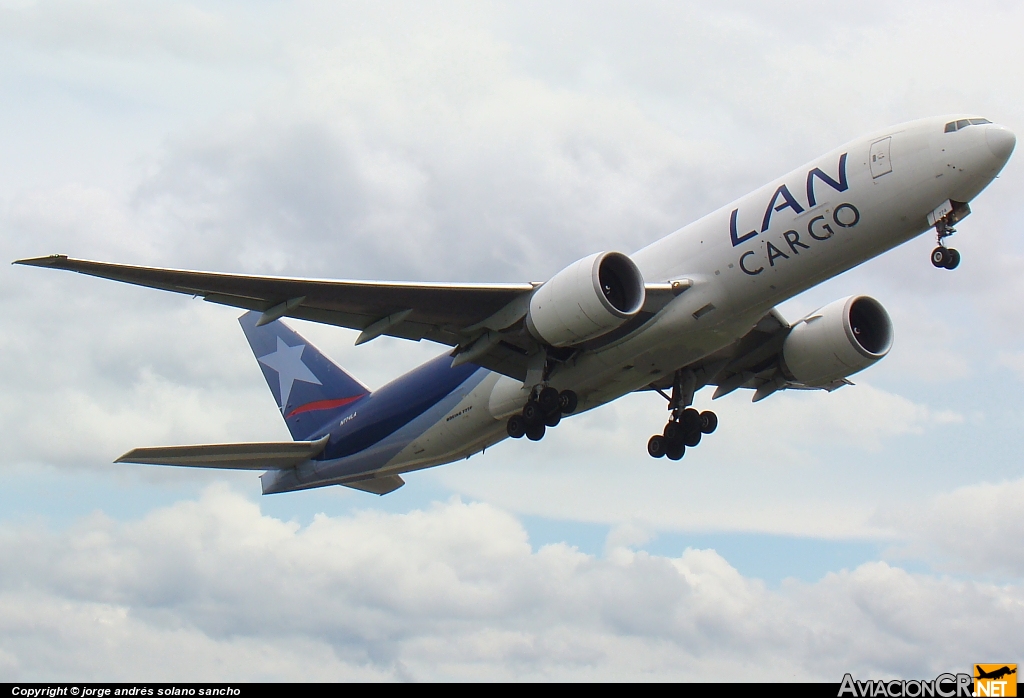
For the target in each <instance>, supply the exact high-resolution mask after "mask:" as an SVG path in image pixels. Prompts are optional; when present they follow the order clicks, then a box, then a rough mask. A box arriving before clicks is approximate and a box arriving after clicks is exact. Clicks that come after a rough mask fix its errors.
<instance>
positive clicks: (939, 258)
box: [932, 247, 949, 269]
mask: <svg viewBox="0 0 1024 698" xmlns="http://www.w3.org/2000/svg"><path fill="white" fill-rule="evenodd" d="M948 263H949V250H947V249H946V248H945V247H936V248H935V249H934V250H932V266H934V267H936V268H938V269H943V268H945V266H946V265H947V264H948Z"/></svg>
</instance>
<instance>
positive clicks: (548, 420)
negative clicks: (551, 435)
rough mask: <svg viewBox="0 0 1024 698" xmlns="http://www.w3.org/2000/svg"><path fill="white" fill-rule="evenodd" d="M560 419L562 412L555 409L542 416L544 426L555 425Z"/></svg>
mask: <svg viewBox="0 0 1024 698" xmlns="http://www.w3.org/2000/svg"><path fill="white" fill-rule="evenodd" d="M561 421H562V413H561V412H559V411H558V410H555V411H554V412H552V413H551V414H549V415H548V416H547V417H545V418H544V426H546V427H557V426H558V423H559V422H561Z"/></svg>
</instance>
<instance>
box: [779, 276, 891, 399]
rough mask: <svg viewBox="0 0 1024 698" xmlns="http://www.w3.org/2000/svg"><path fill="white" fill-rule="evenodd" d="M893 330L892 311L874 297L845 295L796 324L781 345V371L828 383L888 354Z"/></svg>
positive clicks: (802, 379)
mask: <svg viewBox="0 0 1024 698" xmlns="http://www.w3.org/2000/svg"><path fill="white" fill-rule="evenodd" d="M892 334H893V331H892V320H890V319H889V313H887V312H885V308H883V307H882V304H881V303H879V302H878V301H876V300H875V299H874V298H869V297H867V296H850V297H849V298H841V299H840V300H837V301H834V302H832V303H829V304H828V305H826V306H825V307H824V308H821V309H819V310H816V311H815V312H813V313H811V314H810V315H808V316H807V317H806V318H804V319H803V320H801V321H800V322H798V323H797V324H796V325H794V326H793V329H792V330H791V331H790V333H789V336H787V337H786V341H785V342H784V343H783V345H782V363H783V371H784V372H785V373H786V374H787V377H788V378H790V379H791V380H794V381H796V382H799V383H803V384H804V385H810V386H825V385H828V384H829V383H832V382H834V381H837V380H840V379H842V378H846V377H847V376H850V375H853V374H854V373H856V372H857V371H861V370H863V369H865V368H867V367H868V366H870V365H871V364H873V363H875V362H876V361H878V360H879V359H881V358H882V357H883V356H885V355H886V354H888V353H889V348H890V347H891V346H892Z"/></svg>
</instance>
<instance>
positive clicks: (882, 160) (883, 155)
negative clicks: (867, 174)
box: [868, 136, 892, 179]
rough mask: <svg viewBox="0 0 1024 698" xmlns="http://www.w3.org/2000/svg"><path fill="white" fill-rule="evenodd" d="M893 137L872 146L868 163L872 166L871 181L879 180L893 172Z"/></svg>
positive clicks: (878, 141) (883, 139)
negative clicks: (890, 149) (890, 153)
mask: <svg viewBox="0 0 1024 698" xmlns="http://www.w3.org/2000/svg"><path fill="white" fill-rule="evenodd" d="M891 144H892V136H886V137H885V138H881V139H879V140H877V141H875V142H874V143H872V144H871V150H870V151H868V161H869V164H870V165H871V179H878V178H879V177H881V176H883V175H887V174H889V173H890V172H892V161H891V160H890V159H889V146H890V145H891Z"/></svg>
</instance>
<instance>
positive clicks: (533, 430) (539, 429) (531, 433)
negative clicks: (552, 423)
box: [526, 423, 546, 441]
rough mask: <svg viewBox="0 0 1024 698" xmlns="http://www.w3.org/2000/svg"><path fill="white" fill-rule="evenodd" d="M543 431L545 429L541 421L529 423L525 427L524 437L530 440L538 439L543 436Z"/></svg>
mask: <svg viewBox="0 0 1024 698" xmlns="http://www.w3.org/2000/svg"><path fill="white" fill-rule="evenodd" d="M545 431H546V429H545V428H544V424H543V423H541V424H531V425H529V426H528V427H526V438H528V439H529V440H530V441H540V440H541V439H543V438H544V432H545Z"/></svg>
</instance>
